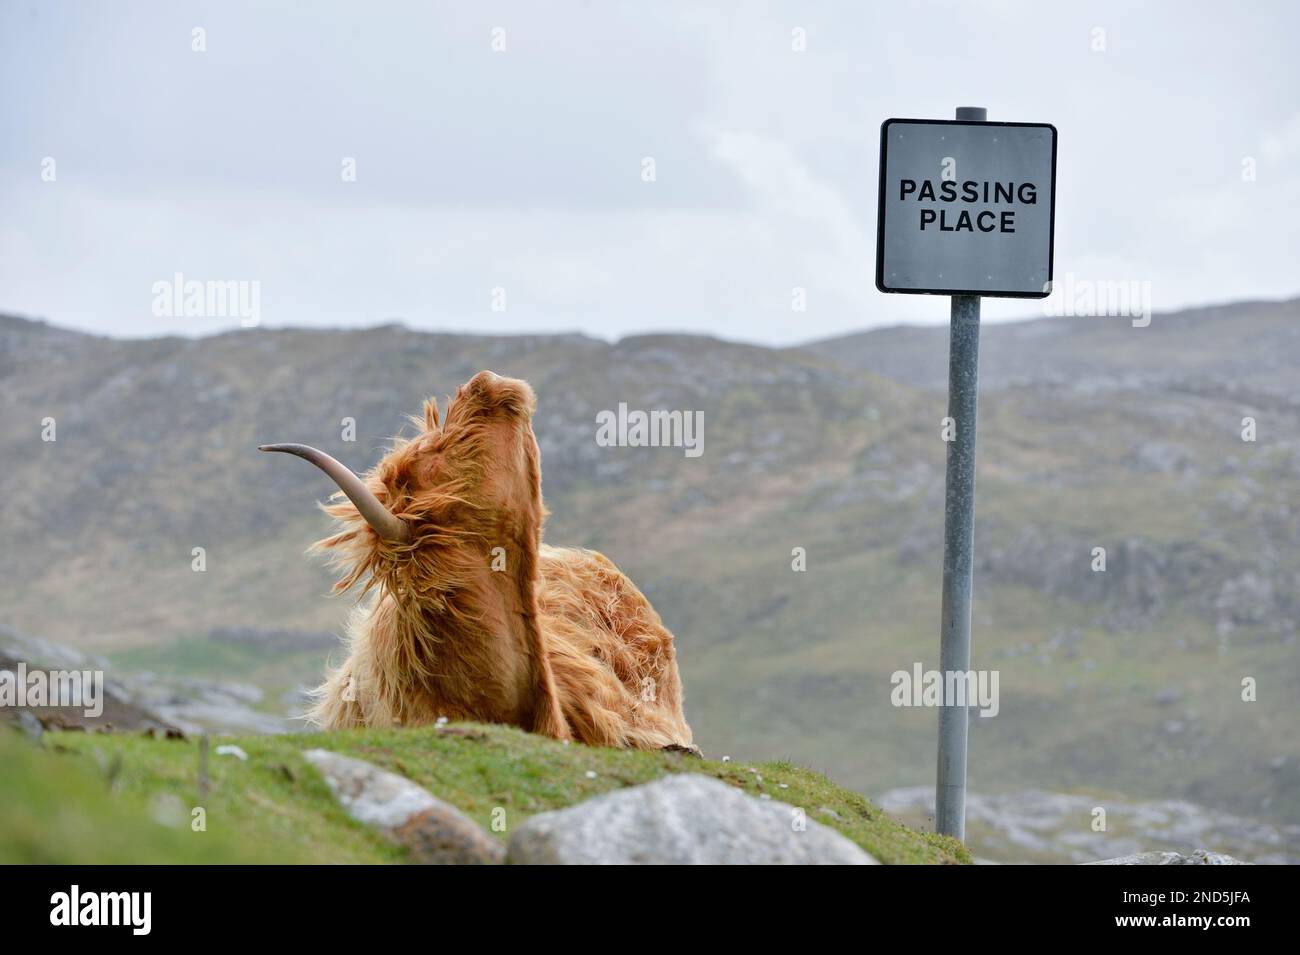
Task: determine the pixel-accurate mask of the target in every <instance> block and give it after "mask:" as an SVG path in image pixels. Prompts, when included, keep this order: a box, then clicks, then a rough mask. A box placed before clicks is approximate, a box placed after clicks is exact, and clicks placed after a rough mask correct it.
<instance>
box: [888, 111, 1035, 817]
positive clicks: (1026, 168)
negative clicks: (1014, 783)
mask: <svg viewBox="0 0 1300 955" xmlns="http://www.w3.org/2000/svg"><path fill="white" fill-rule="evenodd" d="M1055 226H1056V128H1055V127H1054V126H1051V125H1049V124H1046V123H990V122H987V113H986V110H984V109H983V108H982V107H975V106H962V107H959V108H958V109H957V118H956V119H955V120H923V119H889V120H886V121H885V122H884V123H883V124H881V127H880V210H879V220H878V227H877V240H876V287H877V288H879V289H880V291H882V292H903V293H908V294H915V295H950V296H951V297H952V302H951V328H950V334H949V339H948V417H949V418H950V419H951V424H950V427H951V428H952V431H953V433H952V435H951V440H949V441H948V446H947V474H946V485H945V494H944V519H943V608H942V620H941V625H940V644H939V665H940V670H941V674H942V676H943V678H944V687H945V694H944V699H943V701H942V705H941V706H940V707H939V761H938V772H937V779H936V785H935V811H934V822H935V830H936V831H938V832H939V833H942V834H943V835H949V836H955V837H956V838H958V839H963V840H964V839H965V837H966V742H967V732H968V730H969V727H970V724H969V720H968V715H969V713H968V708H969V703H970V701H969V699H968V698H967V696H966V695H965V694H964V693H958V694H956V698H950V697H949V695H948V692H947V689H948V688H949V687H956V686H958V685H969V684H966V682H965V678H966V677H967V675H968V674H969V673H970V620H971V582H972V569H973V559H974V534H973V531H974V519H975V423H976V411H977V407H978V400H977V385H978V380H979V336H980V297H981V296H987V295H996V296H1002V297H1010V298H1043V297H1045V296H1047V295H1048V294H1049V293H1050V291H1051V283H1052V259H1053V235H1054V232H1055ZM958 676H960V679H956V677H958Z"/></svg>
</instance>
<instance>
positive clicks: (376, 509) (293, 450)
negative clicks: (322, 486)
mask: <svg viewBox="0 0 1300 955" xmlns="http://www.w3.org/2000/svg"><path fill="white" fill-rule="evenodd" d="M257 450H259V451H283V452H284V453H285V454H296V455H297V456H298V457H300V458H302V459H303V460H304V461H310V462H311V463H312V464H314V465H316V467H318V468H320V469H321V470H322V471H324V472H325V473H326V474H328V475H329V477H330V479H331V480H332V481H333V482H334V483H335V484H337V485H338V486H339V490H340V491H342V492H343V493H344V494H346V495H347V496H348V500H349V501H351V502H352V503H353V504H354V505H356V508H357V511H358V512H360V514H361V516H362V517H364V518H365V519H366V523H367V524H369V525H370V526H371V527H373V528H374V529H375V533H377V534H378V535H379V536H380V537H382V538H383V539H384V540H386V541H391V542H392V543H394V544H406V543H409V542H410V540H411V528H410V527H409V526H407V523H406V521H404V520H402V519H401V518H400V517H398V516H397V515H396V514H394V513H393V512H392V511H390V510H389V509H388V508H386V507H384V505H383V504H381V503H380V502H379V498H377V497H375V495H374V494H372V493H371V491H370V488H368V487H366V485H365V482H364V481H362V480H361V478H359V477H357V476H356V475H355V474H353V473H352V472H351V471H350V470H349V469H348V468H347V466H346V465H344V464H341V463H340V462H339V461H336V460H335V459H334V458H332V457H330V456H329V455H328V454H326V453H325V452H324V451H319V450H317V449H316V448H313V447H311V446H309V445H306V444H263V445H259V446H258V449H257Z"/></svg>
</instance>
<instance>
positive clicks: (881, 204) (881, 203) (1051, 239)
mask: <svg viewBox="0 0 1300 955" xmlns="http://www.w3.org/2000/svg"><path fill="white" fill-rule="evenodd" d="M891 123H908V124H910V125H913V126H919V125H925V126H1033V127H1036V128H1038V129H1050V130H1051V131H1052V188H1051V194H1052V200H1051V201H1052V209H1051V216H1050V222H1049V224H1048V229H1047V284H1048V291H1046V292H998V291H981V290H978V289H956V288H944V289H938V288H890V287H889V286H887V285H886V284H885V170H886V169H888V168H889V126H890V124H891ZM1056 136H1057V134H1056V127H1055V126H1053V125H1052V124H1051V123H995V122H977V121H975V120H969V119H898V118H894V119H887V120H885V121H884V122H883V123H881V124H880V197H879V199H878V200H877V203H876V288H878V289H879V290H880V291H882V292H886V293H888V294H890V295H979V296H982V297H985V298H1047V296H1049V295H1051V294H1052V292H1051V285H1052V277H1053V275H1054V272H1053V266H1054V264H1055V260H1056Z"/></svg>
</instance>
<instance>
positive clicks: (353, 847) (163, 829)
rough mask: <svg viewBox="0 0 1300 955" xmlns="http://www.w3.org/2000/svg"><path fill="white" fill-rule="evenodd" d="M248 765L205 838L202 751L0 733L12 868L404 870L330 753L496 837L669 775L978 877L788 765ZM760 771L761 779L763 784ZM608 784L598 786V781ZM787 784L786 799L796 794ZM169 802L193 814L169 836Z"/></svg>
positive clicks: (961, 852) (215, 774)
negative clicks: (328, 778) (361, 812)
mask: <svg viewBox="0 0 1300 955" xmlns="http://www.w3.org/2000/svg"><path fill="white" fill-rule="evenodd" d="M220 742H223V743H224V742H233V743H236V744H237V745H239V746H240V747H242V748H243V749H244V750H245V751H246V752H247V753H248V757H249V759H248V761H247V762H243V761H241V760H239V759H237V758H234V757H229V756H216V755H215V745H214V746H213V755H212V756H211V757H210V760H209V778H210V786H209V792H208V795H207V797H206V799H204V800H203V801H202V808H203V809H204V810H205V811H206V819H207V829H206V831H205V832H192V831H191V828H190V821H189V820H190V814H191V812H192V809H193V808H194V807H195V806H198V805H200V802H199V796H198V793H197V791H196V786H197V770H198V751H199V750H198V742H197V741H196V740H192V739H189V740H167V739H156V738H154V737H152V736H146V735H125V734H118V735H114V734H84V733H57V734H47V735H46V736H45V744H44V747H43V749H38V748H36V747H34V746H32V745H31V744H29V743H28V742H26V741H25V740H23V739H21V738H20V737H18V736H17V734H14V733H7V732H0V765H4V766H5V770H6V771H5V772H4V773H3V775H0V805H4V807H5V811H4V813H3V814H0V863H13V862H47V863H71V862H78V863H83V862H110V861H111V862H133V863H134V862H180V863H194V862H217V863H224V862H267V861H275V862H309V863H310V862H314V863H380V862H401V861H403V851H404V850H401V849H399V848H398V847H396V846H394V845H391V844H390V843H388V842H387V841H385V840H384V839H383V838H382V837H381V836H380V835H378V834H377V833H376V832H374V831H373V830H371V829H369V828H367V827H365V826H363V825H361V824H359V823H356V822H354V821H353V820H351V819H350V818H349V817H348V816H347V815H346V813H344V811H343V810H342V809H341V808H340V807H339V806H338V804H337V803H336V802H335V800H334V798H333V796H332V795H331V794H330V792H329V790H328V788H327V787H326V785H325V783H324V782H323V780H322V779H321V777H320V776H319V775H318V774H317V772H316V771H315V769H314V768H313V767H312V766H311V765H310V764H309V763H308V762H307V761H306V760H305V759H304V758H303V756H302V751H303V750H305V749H312V748H316V747H319V748H324V749H330V750H335V751H337V752H340V753H345V754H347V755H350V756H356V757H359V758H361V759H365V760H369V761H370V762H373V763H375V764H377V765H379V766H382V767H384V768H386V769H389V770H392V771H393V772H397V773H400V774H402V775H404V776H406V777H408V778H410V779H412V780H414V781H416V782H418V783H419V784H421V785H422V786H425V787H427V788H428V789H429V790H430V791H431V792H432V793H433V794H434V795H436V796H438V797H439V798H441V799H444V800H446V801H447V802H450V803H452V804H454V805H456V806H457V807H459V808H460V809H461V810H463V811H464V812H466V813H467V814H468V815H469V816H470V817H471V818H473V819H475V820H477V821H478V822H479V823H481V824H482V825H483V826H484V828H485V829H489V828H490V827H489V823H490V821H491V819H492V816H493V812H494V810H497V809H504V811H505V821H506V831H505V832H500V833H495V835H497V837H498V838H501V839H502V840H505V839H507V838H508V836H509V830H510V829H512V828H513V827H515V826H517V825H519V824H520V823H521V822H522V821H523V820H524V819H526V818H527V817H528V816H530V815H532V814H534V813H538V812H544V811H547V810H551V809H559V808H563V807H565V806H570V805H573V804H574V803H577V802H581V801H582V800H584V799H588V798H590V797H592V796H596V795H599V794H601V793H605V792H609V791H611V790H615V789H620V788H623V787H626V786H634V785H638V784H640V783H644V782H649V781H651V780H653V779H656V778H659V777H661V776H664V775H666V774H669V773H674V772H697V773H703V774H706V775H709V776H714V777H717V778H718V779H721V780H723V781H725V782H728V783H730V784H731V785H734V786H737V787H739V788H741V789H743V790H745V791H746V792H749V793H752V794H754V795H759V794H760V793H767V794H768V795H770V796H771V797H772V798H773V799H775V800H780V801H783V802H787V803H790V804H791V805H794V806H799V807H802V808H804V809H805V810H806V811H807V813H808V817H809V818H810V819H814V820H816V821H818V822H821V823H824V824H826V825H828V826H831V827H833V828H835V829H838V830H839V831H840V832H842V833H843V834H844V835H846V836H847V837H848V838H850V839H852V840H853V841H855V842H857V843H858V844H859V845H861V846H862V847H863V848H864V849H866V850H867V851H868V852H870V853H871V854H872V855H874V856H875V857H876V858H877V859H879V860H880V861H881V862H885V863H938V864H949V863H966V862H969V861H970V856H969V854H968V852H967V851H966V849H965V847H963V846H962V845H960V844H959V843H957V842H955V841H954V840H951V839H948V838H945V837H942V836H936V835H933V834H930V833H920V832H916V831H914V830H912V829H909V828H907V827H906V826H904V825H902V824H900V823H898V822H896V821H894V820H893V819H891V818H889V817H888V816H886V815H885V814H884V813H883V812H882V811H881V810H879V809H877V808H876V807H875V806H873V805H871V803H869V802H868V801H867V800H866V799H865V798H863V797H862V796H860V795H859V794H857V793H854V792H851V791H848V790H845V789H841V788H839V787H838V786H836V785H834V784H833V783H832V782H830V780H829V779H827V778H826V777H825V776H824V775H822V774H820V773H816V772H812V771H809V770H806V769H800V768H798V767H796V766H794V765H793V764H791V763H789V762H786V761H777V762H768V763H758V764H752V765H751V764H738V763H721V762H714V761H709V760H695V759H689V758H685V757H682V756H680V755H676V754H665V753H645V752H635V751H630V750H614V749H598V748H591V747H587V746H581V745H577V744H574V745H568V746H566V745H563V744H561V743H558V742H556V741H554V740H549V739H545V738H542V737H538V736H534V735H531V734H528V733H523V732H521V731H518V730H514V729H509V728H505V727H498V726H480V725H477V724H457V725H453V726H447V727H440V728H434V727H428V728H422V729H402V730H356V731H346V732H336V733H322V734H311V735H286V736H247V737H238V738H233V739H226V738H223V739H222V740H221V741H220ZM751 768H752V769H754V770H756V772H751V771H750V769H751ZM588 772H594V773H595V776H594V777H590V778H589V777H588V776H587V773H588ZM783 784H784V788H783ZM160 800H169V801H170V802H171V803H172V804H173V805H175V806H183V807H184V814H183V816H184V818H183V819H181V820H180V821H179V822H178V823H176V824H174V825H172V826H168V825H164V824H161V823H160V822H157V821H155V820H154V818H153V817H154V816H155V815H156V810H154V809H151V807H156V806H157V805H159V803H160Z"/></svg>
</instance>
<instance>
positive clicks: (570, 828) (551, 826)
mask: <svg viewBox="0 0 1300 955" xmlns="http://www.w3.org/2000/svg"><path fill="white" fill-rule="evenodd" d="M506 861H507V862H509V863H511V864H516V865H554V864H564V865H638V864H639V865H808V864H823V865H837V864H838V865H877V864H878V863H877V862H876V860H875V859H874V858H872V857H871V856H870V855H868V854H867V853H866V852H864V851H863V850H862V849H861V848H859V847H858V846H857V845H856V844H855V843H853V842H851V841H849V840H848V839H846V838H845V837H844V836H842V835H840V834H839V833H838V832H835V831H834V830H833V829H830V828H827V827H826V826H823V825H820V824H819V823H816V822H814V821H812V820H810V819H807V818H806V817H805V815H804V813H803V812H802V811H801V810H799V809H797V808H796V807H794V806H789V805H786V804H785V803H781V802H775V801H770V800H762V799H756V798H754V797H753V796H750V795H747V794H746V793H743V792H741V791H739V790H738V789H735V788H733V787H731V786H728V785H727V784H726V783H722V782H719V781H718V780H716V779H711V778H709V777H707V776H700V775H696V774H682V775H676V776H669V777H667V778H664V779H660V780H658V781H656V782H652V783H647V784H645V785H643V786H634V787H631V788H629V789H621V790H618V791H616V792H611V793H606V794H605V795H603V796H597V797H596V798H594V799H589V800H587V801H586V802H583V803H579V804H578V805H576V806H571V807H569V808H568V809H561V810H558V811H556V812H545V813H541V814H540V815H536V816H533V817H532V818H530V819H528V820H527V821H526V822H524V823H523V824H522V825H521V826H520V827H519V828H518V829H517V830H515V832H514V835H512V836H511V838H510V846H509V850H508V855H507V859H506Z"/></svg>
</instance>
